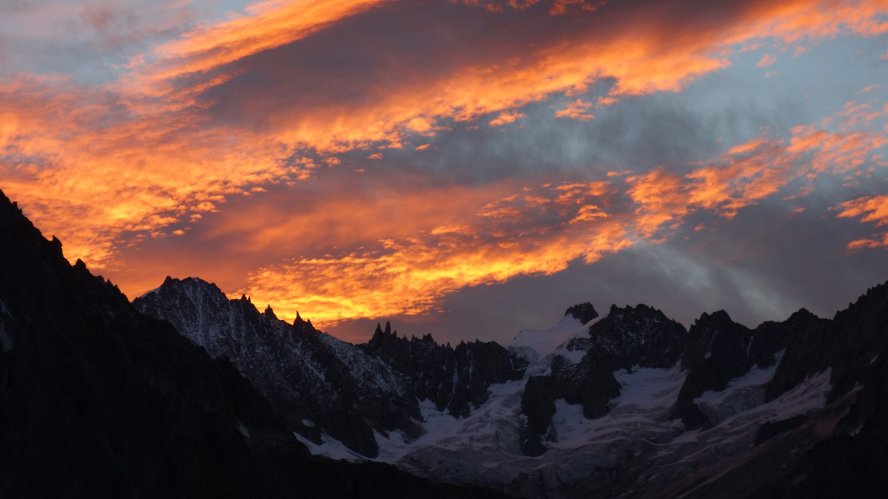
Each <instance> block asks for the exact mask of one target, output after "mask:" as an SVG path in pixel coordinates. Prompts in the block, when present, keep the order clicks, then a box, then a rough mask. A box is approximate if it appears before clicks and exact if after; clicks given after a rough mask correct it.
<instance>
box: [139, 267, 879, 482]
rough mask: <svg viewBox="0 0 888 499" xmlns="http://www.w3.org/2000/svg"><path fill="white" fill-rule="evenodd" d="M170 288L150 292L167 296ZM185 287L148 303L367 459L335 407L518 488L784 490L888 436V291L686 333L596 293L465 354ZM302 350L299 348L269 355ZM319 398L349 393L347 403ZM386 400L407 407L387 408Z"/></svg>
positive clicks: (391, 454) (310, 439)
mask: <svg viewBox="0 0 888 499" xmlns="http://www.w3.org/2000/svg"><path fill="white" fill-rule="evenodd" d="M184 282H185V281H182V282H180V287H181V283H184ZM188 285H189V286H190V285H196V284H194V283H188ZM201 286H205V283H204V284H202V285H201ZM163 288H164V287H161V289H160V290H159V291H157V292H154V293H152V294H151V295H149V296H147V297H145V298H143V299H141V300H156V299H155V298H152V297H155V296H158V297H162V293H163ZM217 292H218V290H215V291H213V293H217ZM188 293H192V294H193V292H191V291H189V292H186V293H185V295H184V296H185V297H184V298H183V297H182V296H181V291H180V292H179V294H178V295H177V294H172V295H169V296H166V297H163V299H162V300H159V301H154V302H153V304H152V305H151V306H150V307H149V306H144V305H140V307H141V308H143V309H144V310H146V312H148V313H149V314H154V315H160V316H163V315H164V314H166V315H168V316H169V317H171V318H172V321H173V322H174V324H176V321H178V322H179V324H181V326H178V325H177V327H183V328H184V329H186V330H187V332H186V333H185V334H186V335H189V337H191V336H193V337H194V338H195V341H196V342H198V343H200V342H202V341H203V342H206V343H201V344H206V345H209V348H210V349H211V350H210V351H211V353H213V352H215V353H214V355H223V354H222V353H221V352H218V351H215V350H212V349H213V348H217V347H218V346H219V345H222V346H223V347H224V350H225V351H226V352H228V353H227V354H225V355H230V354H232V353H233V354H236V355H240V356H241V357H242V360H241V361H240V363H238V362H237V361H236V362H235V364H236V365H238V367H239V368H241V369H242V372H244V374H245V375H247V376H248V377H250V378H251V379H254V377H255V379H254V382H256V383H257V386H259V387H260V389H262V388H261V387H263V386H266V388H265V390H268V391H269V393H271V394H272V395H269V396H270V397H272V396H280V395H275V394H276V393H277V392H275V390H281V388H280V387H279V386H276V385H275V383H288V382H289V383H291V384H293V383H295V384H296V385H297V388H296V389H294V392H293V393H294V395H293V396H292V397H293V400H294V403H295V401H298V402H299V403H300V404H301V405H300V407H301V409H300V411H301V412H295V413H294V415H295V417H296V418H298V419H299V421H298V422H299V424H301V425H302V426H303V427H304V428H299V425H296V426H297V430H299V435H298V438H300V440H302V441H303V443H305V444H306V446H307V447H308V448H309V449H310V450H311V452H313V453H315V454H319V455H323V456H327V457H332V458H335V459H346V460H352V461H363V460H367V459H368V457H367V456H368V455H371V454H370V453H368V452H363V451H361V450H360V449H358V448H356V444H355V440H354V439H352V440H347V439H344V438H342V435H343V434H344V435H346V436H349V435H350V433H349V432H347V431H346V432H343V431H342V427H341V426H340V427H337V426H335V425H330V424H329V423H328V420H329V419H332V418H335V417H336V415H335V414H333V413H332V412H330V411H331V410H332V409H330V408H335V409H337V410H341V411H344V413H348V414H350V416H349V417H353V418H357V419H353V420H351V423H350V424H354V425H358V426H360V425H362V424H363V425H365V428H366V431H367V432H369V435H370V437H369V438H371V439H372V441H373V445H372V448H373V449H378V453H373V454H372V455H374V456H375V457H374V458H373V459H374V460H377V461H383V462H387V463H391V464H395V465H396V466H398V467H400V468H402V469H404V470H406V471H409V472H411V473H415V474H418V475H421V476H425V477H430V478H434V479H437V480H443V481H448V482H452V483H456V484H472V485H486V486H490V487H495V488H498V489H500V490H503V491H506V492H508V493H510V494H513V495H516V496H520V497H553V498H555V497H590V496H596V497H597V496H602V497H611V496H626V497H662V496H685V495H686V496H689V497H709V496H713V495H717V494H718V493H719V492H720V491H724V490H729V491H735V492H736V493H734V494H730V495H729V497H730V496H748V495H755V494H757V493H758V492H760V491H761V490H766V489H767V490H771V489H773V488H774V487H776V488H777V489H776V490H783V489H782V487H783V485H782V482H781V479H782V477H783V476H784V475H786V474H789V473H796V474H797V475H798V474H799V473H801V472H799V471H794V470H795V469H796V468H798V467H802V466H811V467H813V466H824V465H825V464H824V463H827V462H830V461H829V459H828V458H822V457H817V458H815V457H816V456H815V457H811V458H809V457H806V456H809V455H810V453H812V452H815V449H816V448H818V447H817V446H818V445H820V444H819V443H818V442H820V441H823V440H824V439H827V440H830V439H832V438H839V437H842V438H844V436H848V435H851V437H853V434H854V432H867V431H869V432H872V431H880V430H869V429H870V428H874V427H877V426H874V425H878V424H881V423H878V421H880V420H879V419H878V418H875V417H873V416H872V415H871V413H872V412H873V411H876V410H877V409H873V407H875V408H879V407H882V406H881V405H880V403H879V402H878V401H877V400H878V399H877V398H875V396H874V395H872V394H873V393H877V392H875V391H874V389H870V390H866V387H865V386H864V383H865V380H870V381H868V382H869V384H870V385H878V381H873V379H876V380H878V378H877V377H874V375H872V374H868V373H871V372H874V371H873V370H875V369H883V370H885V371H886V372H888V367H884V365H888V360H885V361H880V360H879V359H881V358H884V359H888V352H884V350H885V349H886V348H888V339H886V338H888V286H882V287H880V288H878V289H877V290H875V291H873V290H871V291H870V293H868V294H867V295H866V296H864V297H863V298H861V300H859V302H858V304H855V305H853V306H852V307H851V308H850V309H849V310H848V311H845V312H841V313H840V314H838V315H837V316H836V318H835V319H833V320H827V319H821V318H818V317H816V316H814V315H813V314H810V313H809V312H807V311H805V310H801V311H799V312H797V313H795V314H793V315H792V316H791V317H790V318H789V319H787V320H786V321H783V322H766V323H764V324H762V325H760V326H758V327H757V328H755V329H748V328H746V327H744V326H742V325H740V324H737V323H735V322H734V321H732V320H731V318H730V316H728V314H727V313H725V312H722V311H720V312H716V313H713V314H703V315H702V316H701V317H700V318H699V319H698V320H697V321H695V323H694V324H693V325H692V327H691V328H690V330H686V329H685V328H684V326H682V325H681V324H679V323H677V322H675V321H673V320H671V319H669V318H667V317H666V316H665V314H663V312H661V311H659V310H657V309H655V308H652V307H648V306H645V305H638V306H636V307H622V308H621V307H616V306H612V307H611V308H610V309H609V311H608V313H607V314H606V315H605V316H604V317H598V314H597V313H596V312H595V310H594V307H592V306H591V305H589V304H582V305H577V306H574V307H571V308H570V309H568V311H567V313H566V314H565V316H564V317H563V318H562V320H561V321H559V322H558V324H556V325H555V326H553V327H551V328H548V329H543V330H526V331H522V332H520V333H519V334H518V335H517V336H516V337H515V339H514V340H513V341H511V342H509V343H507V344H506V345H505V346H500V345H497V344H495V343H481V342H473V343H461V344H460V345H457V346H456V347H455V348H453V347H450V346H449V345H447V346H444V345H439V344H437V343H436V342H435V341H434V340H433V339H432V338H431V336H425V337H423V338H412V339H407V338H406V337H399V336H398V335H397V333H396V332H392V331H391V328H390V326H389V325H388V324H386V327H385V329H384V330H383V329H382V328H381V327H377V331H376V332H375V333H374V335H373V337H372V339H371V340H370V342H368V343H367V344H365V345H359V346H357V347H355V346H352V345H348V344H345V343H342V342H340V341H338V340H336V339H334V338H332V337H329V336H327V335H323V334H322V333H319V332H317V331H315V330H314V328H311V327H310V326H307V325H306V323H304V322H301V323H299V324H297V325H294V326H290V325H288V324H284V323H281V322H280V321H277V320H276V319H274V318H273V313H271V312H270V311H267V312H266V313H265V314H259V313H258V312H256V311H255V309H254V308H252V305H249V306H246V305H245V304H247V305H248V301H246V300H244V299H242V300H232V301H227V300H225V301H224V304H223V301H219V303H217V304H216V305H214V306H212V307H207V306H204V305H196V303H197V302H200V301H201V300H203V299H204V298H202V297H201V296H202V295H200V296H197V295H195V296H191V295H189V294H188ZM171 299H172V300H173V305H169V303H168V302H169V300H171ZM183 303H184V304H185V305H183ZM186 305H187V306H186ZM223 305H224V306H223ZM185 309H187V310H191V312H188V314H192V315H188V314H183V312H182V310H185ZM171 310H178V312H176V313H172V312H171ZM225 310H227V312H226V311H225ZM245 310H246V311H247V312H249V311H250V310H252V312H249V313H248V314H247V315H250V314H253V315H255V316H256V317H257V318H258V319H250V320H249V321H247V322H249V323H250V324H253V323H254V322H255V320H258V321H259V323H261V324H264V325H262V326H261V327H260V326H257V325H255V324H253V325H249V326H245V325H244V324H241V321H242V319H239V318H236V317H235V316H237V317H240V316H242V315H243V314H244V313H245V312H244V311H245ZM177 314H178V315H177ZM225 314H230V315H229V316H227V317H228V318H226V319H224V320H221V319H218V317H225ZM214 317H215V318H214ZM220 320H221V322H220ZM226 328H228V329H226ZM231 328H234V329H236V330H237V332H235V331H232V330H230V329H231ZM254 330H261V331H262V333H256V332H253V331H254ZM220 331H222V333H220ZM244 331H246V332H244ZM294 331H297V332H294ZM294 338H295V339H294ZM244 341H246V342H259V343H260V344H263V345H268V346H264V347H262V349H264V350H262V353H261V354H260V353H256V352H254V350H256V349H257V348H258V347H256V346H250V347H248V348H246V350H243V349H244V347H243V346H236V345H235V344H236V343H240V342H244ZM229 342H230V343H231V344H229ZM291 344H292V345H293V346H288V347H287V348H286V349H283V351H286V352H288V353H287V354H286V355H283V356H281V355H277V356H275V355H274V354H273V353H272V352H278V351H281V348H280V346H279V345H291ZM213 345H215V346H213ZM239 349H240V350H239ZM258 358H261V359H263V360H262V361H261V362H260V361H257V360H256V359H258ZM290 364H296V365H299V366H301V367H292V366H290V367H288V369H289V371H288V370H284V371H286V372H288V373H293V372H297V373H299V374H298V376H293V377H287V376H282V375H278V378H277V380H276V381H274V380H269V381H265V379H266V378H265V377H267V376H269V374H268V373H265V372H263V371H269V370H270V371H280V370H281V367H280V366H285V365H286V366H289V365H290ZM331 365H335V366H337V367H335V368H331V367H330V366H331ZM871 366H875V367H871ZM334 373H335V374H334ZM334 378H335V379H334ZM352 378H360V379H358V380H355V381H348V380H350V379H352ZM256 379H258V380H260V381H258V382H257V381H255V380H256ZM306 380H312V381H311V382H308V383H307V384H308V385H309V386H310V387H314V388H305V387H304V386H303V385H305V384H306ZM265 383H269V385H266V384H265ZM350 383H351V385H350ZM340 386H350V387H351V388H349V389H348V390H341V389H340ZM320 392H323V393H330V392H336V394H335V396H334V398H335V399H336V402H335V403H333V402H331V401H330V400H328V399H327V398H325V397H324V396H321V395H320ZM858 393H864V394H867V397H868V398H867V400H868V402H867V403H866V404H865V405H861V404H858V403H856V402H855V400H856V397H857V394H858ZM380 394H381V395H380ZM874 400H876V401H874ZM374 403H375V404H381V405H382V406H384V407H385V408H386V409H385V410H386V411H400V415H401V416H402V418H401V419H394V420H385V419H379V418H381V417H382V416H380V415H378V414H376V413H373V411H374V410H378V409H379V408H378V407H375V408H374V407H370V405H372V404H374ZM860 407H862V408H860ZM349 410H352V412H351V413H349ZM878 410H880V409H878ZM886 410H888V408H886ZM849 412H850V414H852V415H853V416H854V419H853V421H851V420H850V419H849V418H851V416H847V417H846V414H849ZM368 415H370V416H368ZM346 424H349V423H348V420H346ZM365 434H366V433H365ZM830 441H831V440H830ZM855 442H857V441H856V440H855ZM359 443H361V442H360V441H359ZM366 447H370V446H365V448H366ZM794 467H795V468H794ZM799 480H802V479H799ZM798 483H805V482H804V480H802V481H801V482H798ZM769 488H770V489H769Z"/></svg>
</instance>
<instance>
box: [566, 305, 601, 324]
mask: <svg viewBox="0 0 888 499" xmlns="http://www.w3.org/2000/svg"><path fill="white" fill-rule="evenodd" d="M564 315H565V316H568V315H569V316H571V317H573V318H575V319H577V320H579V321H580V322H582V323H583V324H586V323H587V322H590V321H592V320H594V319H596V318H598V312H597V311H596V310H595V307H593V306H592V304H591V303H589V302H585V303H579V304H577V305H574V306H572V307H568V309H567V310H565V311H564Z"/></svg>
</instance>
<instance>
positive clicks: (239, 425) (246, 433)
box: [237, 420, 250, 439]
mask: <svg viewBox="0 0 888 499" xmlns="http://www.w3.org/2000/svg"><path fill="white" fill-rule="evenodd" d="M237 431H239V432H240V434H241V435H243V436H244V438H247V439H249V438H250V429H249V428H247V427H246V426H245V425H244V424H243V423H242V422H241V421H240V420H238V421H237Z"/></svg>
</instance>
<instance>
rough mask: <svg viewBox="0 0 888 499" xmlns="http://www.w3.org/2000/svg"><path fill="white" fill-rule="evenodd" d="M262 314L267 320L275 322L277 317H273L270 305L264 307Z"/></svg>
mask: <svg viewBox="0 0 888 499" xmlns="http://www.w3.org/2000/svg"><path fill="white" fill-rule="evenodd" d="M263 314H265V316H266V317H268V318H269V319H274V320H277V315H275V313H274V310H273V309H272V308H271V305H267V306H266V307H265V312H263Z"/></svg>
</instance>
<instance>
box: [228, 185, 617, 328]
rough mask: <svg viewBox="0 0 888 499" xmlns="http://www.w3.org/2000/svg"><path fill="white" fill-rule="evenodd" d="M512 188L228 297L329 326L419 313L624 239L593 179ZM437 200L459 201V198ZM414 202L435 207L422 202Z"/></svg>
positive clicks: (262, 279) (552, 269)
mask: <svg viewBox="0 0 888 499" xmlns="http://www.w3.org/2000/svg"><path fill="white" fill-rule="evenodd" d="M603 189H604V190H603ZM478 192H479V193H480V192H485V193H487V194H488V195H489V191H486V190H481V191H478ZM522 192H523V194H522V195H509V196H505V197H503V198H500V199H499V200H496V201H493V202H490V203H487V204H485V205H484V206H483V207H480V208H479V209H478V210H477V211H476V212H475V214H474V215H473V216H469V217H465V218H463V219H462V222H463V223H461V224H458V225H441V224H440V221H434V220H433V221H430V222H428V223H426V225H427V227H429V228H428V229H424V230H413V231H408V232H409V233H404V234H403V235H402V236H400V237H396V238H389V239H383V240H381V241H379V242H378V243H376V244H374V245H373V246H372V247H371V248H364V249H359V250H354V251H350V252H347V253H344V254H340V255H329V254H328V255H326V256H323V257H311V258H300V259H292V260H289V261H287V262H286V263H283V264H279V265H272V266H268V267H264V268H262V269H259V270H257V271H255V272H253V273H251V274H250V276H249V282H248V283H247V286H246V287H245V288H244V289H241V290H237V291H236V292H235V293H233V294H236V295H239V294H240V293H247V294H249V295H251V297H252V299H253V301H257V302H261V303H265V302H268V303H274V304H275V309H276V310H280V311H281V314H282V316H284V317H293V316H295V313H296V311H297V310H299V311H302V312H303V313H304V314H305V315H307V316H309V317H311V318H312V320H313V321H316V322H318V323H321V324H326V325H333V324H336V323H337V322H339V321H342V320H351V319H357V318H373V317H380V316H385V315H398V314H406V315H411V314H419V313H422V312H427V311H429V310H433V309H435V308H437V307H439V306H440V302H441V300H442V299H443V297H445V296H446V295H448V294H450V293H453V292H455V291H457V290H459V289H462V288H465V287H469V286H479V285H485V284H495V283H500V282H504V281H506V280H509V279H511V278H513V277H516V276H520V275H536V274H543V275H548V274H553V273H556V272H559V271H562V270H564V269H565V268H567V265H568V264H569V263H570V262H571V261H573V260H576V259H580V258H581V259H583V260H584V261H586V262H590V263H591V262H594V261H596V260H598V259H600V258H601V257H602V256H604V255H606V254H608V253H613V252H617V251H620V250H622V249H625V248H627V247H629V246H631V245H632V244H634V242H633V239H632V237H631V235H630V233H629V231H628V227H627V226H626V224H625V222H624V221H622V220H619V219H617V218H613V217H611V216H610V215H609V214H608V213H607V212H606V211H605V208H603V207H605V206H607V204H608V203H609V201H608V199H607V193H606V188H605V186H604V185H602V184H600V183H597V182H593V183H590V184H571V185H562V186H556V187H548V188H539V189H533V190H531V191H529V192H527V191H522ZM565 193H569V194H568V196H567V197H565ZM445 197H446V198H448V199H450V201H449V202H450V203H454V204H458V205H462V206H465V205H466V203H465V202H464V200H463V199H461V196H458V195H457V196H454V195H448V196H445ZM397 203H398V204H399V205H401V204H403V200H399V201H397ZM417 206H424V207H426V209H428V207H430V206H435V207H436V211H437V207H438V205H432V204H429V202H428V200H426V201H425V202H422V203H420V204H419V205H417ZM344 211H349V209H348V208H346V209H345V210H344ZM416 220H423V219H422V218H418V219H416Z"/></svg>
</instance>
